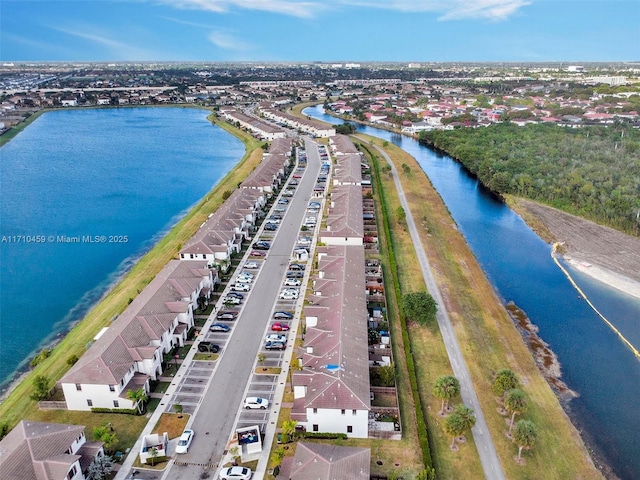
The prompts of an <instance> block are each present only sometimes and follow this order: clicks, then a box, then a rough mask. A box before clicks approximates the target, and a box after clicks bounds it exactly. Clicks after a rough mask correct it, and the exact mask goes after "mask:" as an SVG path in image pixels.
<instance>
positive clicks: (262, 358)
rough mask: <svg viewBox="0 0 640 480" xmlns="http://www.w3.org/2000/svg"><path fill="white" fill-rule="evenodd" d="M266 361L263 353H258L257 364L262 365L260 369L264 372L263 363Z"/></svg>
mask: <svg viewBox="0 0 640 480" xmlns="http://www.w3.org/2000/svg"><path fill="white" fill-rule="evenodd" d="M266 359H267V356H266V355H265V354H264V353H262V352H260V353H259V354H258V363H259V364H260V365H262V369H263V370H266V368H265V367H264V361H265V360H266Z"/></svg>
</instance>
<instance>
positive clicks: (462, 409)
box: [453, 404, 476, 430]
mask: <svg viewBox="0 0 640 480" xmlns="http://www.w3.org/2000/svg"><path fill="white" fill-rule="evenodd" d="M453 414H454V415H460V417H461V418H462V420H463V421H464V424H465V425H466V427H467V428H465V430H470V429H472V428H473V426H474V425H475V424H476V416H475V414H474V413H473V410H472V409H470V408H469V407H467V406H466V405H462V404H460V405H456V408H454V409H453Z"/></svg>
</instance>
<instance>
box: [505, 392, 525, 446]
mask: <svg viewBox="0 0 640 480" xmlns="http://www.w3.org/2000/svg"><path fill="white" fill-rule="evenodd" d="M504 406H505V407H506V409H507V410H508V411H509V412H511V421H510V422H509V435H511V430H512V428H513V420H514V419H515V418H516V414H520V413H522V412H523V411H524V410H526V408H527V396H526V395H525V393H524V392H523V391H522V390H520V389H519V388H512V389H511V390H509V391H508V392H507V395H506V396H505V397H504Z"/></svg>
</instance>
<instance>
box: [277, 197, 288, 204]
mask: <svg viewBox="0 0 640 480" xmlns="http://www.w3.org/2000/svg"><path fill="white" fill-rule="evenodd" d="M288 203H289V200H287V199H286V198H281V199H280V200H278V205H287V204H288Z"/></svg>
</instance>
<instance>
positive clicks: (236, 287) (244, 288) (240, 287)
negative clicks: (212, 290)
mask: <svg viewBox="0 0 640 480" xmlns="http://www.w3.org/2000/svg"><path fill="white" fill-rule="evenodd" d="M231 290H233V291H234V292H248V291H249V290H251V287H250V286H249V285H247V284H246V283H235V284H233V285H232V286H231Z"/></svg>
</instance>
